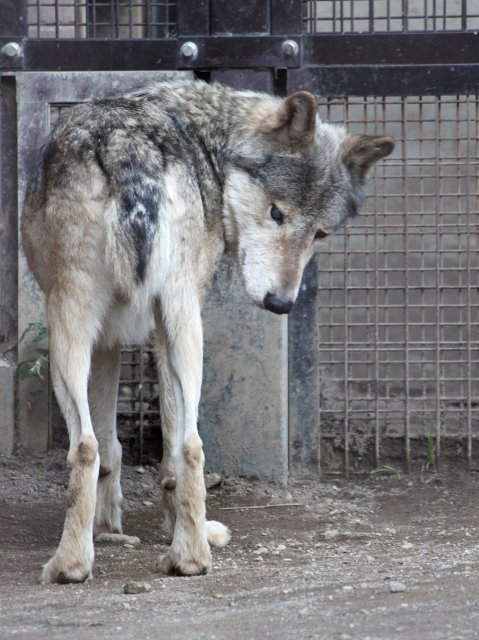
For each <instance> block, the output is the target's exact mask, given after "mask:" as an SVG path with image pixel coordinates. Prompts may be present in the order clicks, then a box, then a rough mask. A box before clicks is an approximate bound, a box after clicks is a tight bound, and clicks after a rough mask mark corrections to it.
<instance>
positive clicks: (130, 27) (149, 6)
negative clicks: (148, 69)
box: [27, 0, 176, 39]
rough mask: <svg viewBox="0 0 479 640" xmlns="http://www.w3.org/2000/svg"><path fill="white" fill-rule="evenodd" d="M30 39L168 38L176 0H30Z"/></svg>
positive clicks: (173, 24) (173, 23)
mask: <svg viewBox="0 0 479 640" xmlns="http://www.w3.org/2000/svg"><path fill="white" fill-rule="evenodd" d="M27 11H28V14H27V15H28V36H29V37H30V38H111V39H125V38H168V37H175V35H176V1H175V0H27Z"/></svg>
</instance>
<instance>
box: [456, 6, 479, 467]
mask: <svg viewBox="0 0 479 640" xmlns="http://www.w3.org/2000/svg"><path fill="white" fill-rule="evenodd" d="M463 14H464V8H463ZM478 104H479V102H478V101H477V100H476V107H477V105H478ZM466 105H467V131H466V136H467V139H468V140H472V139H473V138H472V135H471V103H470V97H469V96H468V97H467V102H466ZM457 121H458V122H459V118H457ZM476 123H477V120H476ZM476 126H477V124H476ZM457 137H458V139H459V135H458V136H457ZM469 148H470V147H469ZM466 180H467V184H468V186H469V185H470V184H471V183H472V182H473V181H472V175H471V169H470V164H469V162H467V163H466ZM471 195H472V194H471ZM476 197H477V196H476ZM469 199H470V198H469V195H468V197H467V198H466V224H467V228H468V229H467V230H468V233H467V238H468V244H467V282H466V303H467V315H466V340H467V468H468V469H469V470H470V469H471V468H472V344H471V329H472V304H471V290H470V287H471V270H472V266H471V240H470V238H471V235H472V234H471V232H470V231H471V230H470V218H471V215H470V214H472V211H469ZM476 321H477V317H476Z"/></svg>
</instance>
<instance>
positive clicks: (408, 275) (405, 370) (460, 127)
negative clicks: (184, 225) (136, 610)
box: [319, 96, 479, 472]
mask: <svg viewBox="0 0 479 640" xmlns="http://www.w3.org/2000/svg"><path fill="white" fill-rule="evenodd" d="M478 105H479V102H478V99H477V97H469V96H460V97H454V96H451V97H449V96H444V97H442V98H433V97H424V98H415V97H410V98H409V97H408V98H349V99H346V100H342V101H334V100H331V101H327V102H324V101H323V103H322V105H321V107H320V109H321V112H322V115H323V117H324V118H325V119H328V120H331V121H333V122H341V123H345V124H347V125H348V127H349V128H350V129H351V130H352V131H353V132H354V131H356V132H364V131H369V133H375V131H374V129H377V132H383V131H387V132H388V133H389V134H391V135H393V136H394V137H395V138H396V140H397V147H396V150H395V152H394V154H393V155H392V156H391V157H390V158H387V159H386V160H385V161H383V162H382V163H380V165H379V166H378V168H377V169H376V170H375V173H374V177H373V179H372V184H370V185H369V188H368V192H369V193H370V196H371V197H370V198H369V200H368V202H367V205H366V207H365V211H364V212H363V213H362V214H361V215H360V216H359V217H358V218H357V219H356V220H354V221H351V222H350V224H349V225H348V227H347V228H346V229H345V231H344V233H342V234H339V235H336V236H335V237H334V238H332V239H331V241H330V243H329V245H328V246H327V247H326V248H325V250H323V252H322V253H321V256H320V290H321V293H320V305H319V318H320V323H319V324H320V341H319V350H320V362H321V365H320V367H321V374H320V376H321V380H320V385H321V407H320V429H321V434H320V441H321V462H322V466H323V469H324V470H326V471H337V472H343V470H344V469H345V470H346V471H347V472H348V471H350V470H355V469H357V470H359V469H360V468H361V466H362V465H364V463H365V461H366V462H367V464H368V465H369V468H371V465H375V466H378V465H379V464H380V463H381V460H382V459H384V458H387V457H390V454H391V452H392V453H395V454H396V455H397V456H398V457H399V458H402V459H403V460H405V463H406V467H407V466H409V464H410V462H411V458H412V455H413V454H414V455H417V454H418V453H420V452H422V453H423V454H424V453H425V450H424V447H426V446H427V447H429V449H430V451H429V455H430V454H431V450H433V451H434V453H435V455H436V456H437V457H438V458H439V457H440V455H441V452H442V449H443V448H444V447H445V446H446V445H447V446H449V443H454V445H452V446H454V447H455V448H456V449H457V447H458V446H459V450H460V451H461V455H462V451H463V449H462V447H464V453H465V455H466V456H467V459H468V461H469V463H470V462H471V459H472V453H473V451H472V447H473V440H474V438H475V437H478V436H479V327H478V310H479V293H478V286H479V252H478V249H479V246H478V244H479V243H478V230H479V229H478V227H479V213H478V195H477V180H478V156H477V149H478V142H479V140H478V133H479V132H478V124H477V123H478V115H479V106H478ZM413 440H415V441H416V442H415V445H414V451H413V452H412V449H411V442H412V441H413ZM421 443H422V445H421ZM421 446H422V447H423V449H422V450H421ZM338 451H340V456H339V457H338V455H336V456H335V455H333V453H334V452H336V454H337V453H338ZM340 459H341V460H340Z"/></svg>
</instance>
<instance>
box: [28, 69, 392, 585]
mask: <svg viewBox="0 0 479 640" xmlns="http://www.w3.org/2000/svg"><path fill="white" fill-rule="evenodd" d="M393 147H394V142H393V140H392V139H391V138H389V137H372V136H366V135H351V134H348V133H347V132H346V130H345V129H343V128H342V127H337V126H333V125H330V124H328V123H325V122H322V121H321V120H320V118H319V117H318V113H317V103H316V99H315V98H314V96H313V95H312V94H310V93H308V92H306V91H298V92H296V93H294V94H292V95H290V96H289V97H287V98H278V97H273V96H270V95H267V94H262V93H258V92H252V91H237V90H233V89H230V88H227V87H224V86H221V85H219V84H207V83H204V82H201V81H179V82H163V83H157V84H155V85H152V86H148V87H146V88H144V89H142V90H139V91H136V92H134V93H130V94H127V95H125V96H123V97H119V98H111V99H101V100H93V101H91V102H88V103H84V104H79V105H76V106H74V107H72V108H71V109H69V110H68V112H66V114H65V115H63V116H62V117H60V119H59V120H58V122H57V124H56V125H55V127H54V128H53V130H52V132H51V134H50V137H49V139H48V141H47V143H46V144H45V147H44V149H43V151H42V154H41V160H40V162H39V164H38V168H37V169H36V171H35V172H34V175H33V176H32V179H31V180H30V183H29V186H28V189H27V194H26V198H25V203H24V207H23V214H22V220H21V232H22V239H23V247H24V251H25V255H26V257H27V260H28V263H29V266H30V268H31V271H32V272H33V274H34V276H35V278H36V280H37V281H38V283H39V285H40V287H41V289H42V290H43V291H44V293H45V300H46V315H47V324H48V330H49V349H50V373H51V379H52V382H53V387H54V390H55V394H56V397H57V399H58V403H59V405H60V408H61V410H62V413H63V415H64V417H65V420H66V424H67V428H68V433H69V438H70V446H69V451H68V456H67V465H68V467H69V470H70V478H69V484H68V491H67V510H66V516H65V523H64V528H63V534H62V536H61V540H60V543H59V545H58V548H57V550H56V552H55V554H54V555H53V557H52V558H51V559H50V560H49V562H48V563H47V564H46V565H45V566H44V568H43V573H42V581H43V582H44V583H50V582H59V583H69V582H82V581H84V580H86V579H89V578H90V577H91V575H92V566H93V561H94V537H95V536H96V535H98V534H100V533H103V532H110V533H112V534H116V535H118V536H119V537H121V534H122V524H121V499H122V494H121V487H120V467H121V447H120V444H119V442H118V440H117V434H116V403H117V393H118V381H119V369H120V345H121V344H122V343H129V344H133V343H134V344H140V343H142V342H144V341H145V340H148V339H152V340H153V343H154V350H155V354H156V359H157V367H158V374H159V390H160V411H161V425H162V433H163V440H164V447H163V450H164V455H163V460H162V463H161V478H162V479H161V483H162V486H163V489H164V490H163V494H164V498H163V507H164V515H165V520H166V524H167V527H168V529H169V532H170V534H171V545H170V547H169V549H168V551H167V553H166V554H165V555H164V556H163V557H161V558H159V560H158V565H157V569H158V570H159V571H161V572H164V573H170V574H177V575H197V574H203V573H205V572H207V571H209V570H210V568H211V551H210V546H211V545H214V546H219V547H222V546H224V545H225V544H227V543H228V541H229V537H230V533H229V531H228V529H227V527H226V526H224V525H223V524H221V523H219V522H215V521H208V520H207V519H206V511H205V497H206V492H205V484H204V478H203V464H204V455H203V451H202V442H201V439H200V437H199V435H198V430H197V418H198V404H199V400H200V390H201V380H202V348H203V344H202V324H201V306H202V301H203V299H204V297H205V293H206V291H207V288H208V285H209V283H210V281H211V279H212V276H213V273H214V271H215V269H216V267H217V265H218V263H219V259H220V257H221V255H222V253H223V252H224V251H225V250H226V251H233V252H235V253H236V254H237V256H238V260H239V263H240V265H241V269H242V274H243V277H244V283H245V287H246V290H247V292H248V294H249V296H250V298H251V299H252V301H253V302H254V303H255V304H257V305H259V306H260V307H262V308H264V309H266V310H268V311H271V312H273V313H276V314H286V313H289V312H290V311H291V309H292V307H293V304H294V301H295V299H296V296H297V294H298V289H299V286H300V282H301V276H302V273H303V270H304V267H305V265H306V263H307V262H308V260H309V259H310V257H311V256H312V254H313V252H315V251H316V250H317V249H318V248H320V246H321V243H322V242H324V240H325V239H326V238H327V237H328V236H329V235H330V234H332V233H333V232H334V231H335V230H336V229H338V228H339V227H340V226H341V225H342V224H343V223H344V222H345V221H346V219H347V218H348V217H351V216H355V215H356V214H357V212H358V210H359V208H360V207H361V204H362V203H363V200H364V185H365V182H366V178H367V175H368V173H369V171H370V169H371V168H372V167H373V165H374V164H375V163H376V162H377V161H378V160H380V159H381V158H384V157H385V156H387V155H388V154H389V153H391V151H392V150H393Z"/></svg>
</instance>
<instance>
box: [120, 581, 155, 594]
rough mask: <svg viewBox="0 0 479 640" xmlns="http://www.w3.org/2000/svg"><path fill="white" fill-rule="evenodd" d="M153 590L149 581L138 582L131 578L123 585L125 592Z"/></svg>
mask: <svg viewBox="0 0 479 640" xmlns="http://www.w3.org/2000/svg"><path fill="white" fill-rule="evenodd" d="M149 591H151V584H149V583H148V582H136V580H130V581H129V582H127V583H126V584H125V585H124V587H123V593H128V594H132V593H148V592H149Z"/></svg>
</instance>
